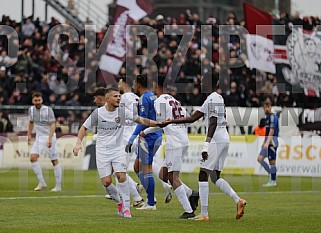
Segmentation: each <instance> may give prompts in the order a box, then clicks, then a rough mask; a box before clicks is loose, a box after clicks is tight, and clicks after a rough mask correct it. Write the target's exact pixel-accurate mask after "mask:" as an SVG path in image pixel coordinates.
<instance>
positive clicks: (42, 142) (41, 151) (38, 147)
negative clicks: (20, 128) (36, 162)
mask: <svg viewBox="0 0 321 233" xmlns="http://www.w3.org/2000/svg"><path fill="white" fill-rule="evenodd" d="M56 142H57V139H56V137H52V144H51V147H50V148H49V147H48V137H45V136H42V137H38V138H36V141H35V142H34V143H33V145H32V147H31V151H30V154H37V155H39V156H42V157H44V158H46V157H47V158H49V159H50V160H51V161H52V160H57V159H58V156H57V153H56V151H57V148H56V146H57V143H56Z"/></svg>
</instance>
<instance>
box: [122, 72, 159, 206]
mask: <svg viewBox="0 0 321 233" xmlns="http://www.w3.org/2000/svg"><path fill="white" fill-rule="evenodd" d="M147 82H148V80H147V76H146V75H144V74H142V75H138V76H137V78H136V80H134V89H135V90H136V91H137V92H138V93H139V94H140V95H141V96H140V100H139V105H138V110H139V112H138V115H139V116H140V117H145V118H148V119H151V120H156V112H155V109H154V101H155V100H156V98H157V97H156V95H155V94H154V93H153V92H151V91H149V90H148V89H147ZM146 128H147V127H145V126H143V125H137V126H136V129H135V131H134V132H133V134H132V136H131V137H130V138H129V140H128V144H127V146H126V152H127V153H129V152H130V151H131V146H132V145H133V143H134V140H135V138H136V137H137V136H138V135H139V133H140V132H141V131H143V130H144V129H146ZM161 143H162V133H161V131H157V132H154V133H150V134H148V135H146V136H145V137H144V138H140V139H139V143H138V144H139V146H138V155H137V158H136V160H135V164H134V170H135V172H136V173H137V174H138V177H139V180H140V182H141V183H142V185H143V186H144V188H145V190H146V193H147V203H145V204H144V205H143V206H142V207H141V208H138V209H141V210H156V205H155V200H154V193H155V180H154V176H153V167H152V163H153V157H154V155H155V153H156V151H157V149H158V148H159V146H160V145H161Z"/></svg>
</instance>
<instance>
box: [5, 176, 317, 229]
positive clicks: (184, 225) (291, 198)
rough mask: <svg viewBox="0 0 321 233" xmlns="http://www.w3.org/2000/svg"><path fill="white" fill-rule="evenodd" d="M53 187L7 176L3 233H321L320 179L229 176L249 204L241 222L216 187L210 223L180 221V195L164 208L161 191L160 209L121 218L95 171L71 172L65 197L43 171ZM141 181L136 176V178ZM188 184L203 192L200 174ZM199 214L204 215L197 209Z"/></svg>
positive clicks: (188, 179) (33, 179)
mask: <svg viewBox="0 0 321 233" xmlns="http://www.w3.org/2000/svg"><path fill="white" fill-rule="evenodd" d="M44 176H45V179H46V181H47V184H48V186H49V187H48V189H47V190H44V191H41V192H35V191H33V188H34V187H35V186H36V185H37V180H36V177H35V176H34V175H33V173H32V171H31V170H9V171H8V170H0V232H1V233H4V232H10V233H13V232H23V233H27V232H55V233H58V232H68V233H69V232H77V233H79V232H95V233H96V232H125V233H128V232H138V233H144V232H152V233H156V232H162V233H163V232H166V233H167V232H176V233H177V232H195V233H198V232H202V233H204V232H238V233H240V232H246V233H249V232H291V233H294V232H321V222H320V219H321V178H301V177H278V186H277V187H276V188H263V187H261V184H263V183H265V182H267V177H265V176H250V175H243V176H237V175H224V178H225V179H226V180H227V181H228V182H229V183H230V184H231V186H232V187H233V188H234V189H235V190H236V191H237V192H238V193H239V194H240V196H241V197H243V198H245V199H246V200H247V202H248V205H247V206H246V209H245V215H244V217H243V218H242V219H241V220H238V221H237V220H235V214H236V206H235V204H234V202H233V200H232V199H230V198H229V197H227V196H226V195H224V194H222V193H221V192H220V191H219V190H218V189H217V188H216V186H215V185H213V184H212V183H211V184H210V192H211V194H210V197H209V215H210V222H195V221H192V220H181V219H178V217H179V216H180V215H181V214H182V213H183V212H184V211H183V209H182V207H181V206H180V204H179V202H178V200H177V198H176V196H175V195H174V194H173V200H172V201H171V202H170V203H169V204H165V203H164V194H163V189H162V187H161V185H160V183H159V182H157V187H156V193H157V195H156V197H157V210H156V211H139V210H135V209H134V208H132V215H133V218H132V219H124V218H121V217H118V216H117V215H116V209H117V208H116V205H115V203H114V202H113V201H110V200H107V199H105V198H104V195H105V192H104V189H103V188H102V187H101V185H100V182H99V179H98V177H97V172H96V171H64V179H63V192H61V193H51V192H50V191H49V190H50V189H51V188H52V187H53V185H54V177H53V171H52V170H51V171H48V170H45V171H44ZM132 177H133V178H134V179H135V180H137V177H136V176H135V175H133V174H132ZM182 180H183V181H184V182H185V183H186V184H187V185H189V186H190V187H191V188H193V189H197V188H198V183H197V174H183V177H182ZM196 213H199V209H198V210H197V211H196Z"/></svg>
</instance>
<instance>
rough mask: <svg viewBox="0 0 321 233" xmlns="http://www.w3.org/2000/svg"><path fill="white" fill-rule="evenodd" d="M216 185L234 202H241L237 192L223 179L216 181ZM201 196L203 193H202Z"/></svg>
mask: <svg viewBox="0 0 321 233" xmlns="http://www.w3.org/2000/svg"><path fill="white" fill-rule="evenodd" d="M215 185H216V186H217V187H218V188H219V189H220V190H221V191H222V192H223V193H225V194H227V195H228V196H230V197H231V198H233V200H234V202H235V203H236V204H237V203H238V202H239V200H240V197H239V196H238V195H237V194H236V192H235V191H234V190H233V189H232V187H231V186H230V185H229V183H227V182H226V180H224V179H223V178H220V179H218V180H217V181H216V183H215ZM200 195H201V193H200Z"/></svg>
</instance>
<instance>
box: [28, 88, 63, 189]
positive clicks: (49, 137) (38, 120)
mask: <svg viewBox="0 0 321 233" xmlns="http://www.w3.org/2000/svg"><path fill="white" fill-rule="evenodd" d="M32 103H33V106H31V107H30V108H29V124H28V133H27V136H28V143H29V144H30V143H31V139H32V130H33V128H34V126H36V140H35V142H34V143H33V145H32V148H31V151H30V162H31V167H32V170H33V172H34V173H35V175H36V176H37V178H38V185H37V187H35V188H34V190H35V191H40V190H42V189H45V188H47V184H46V182H45V180H44V178H43V175H42V169H41V166H40V164H39V162H38V158H39V156H40V155H44V156H48V157H49V159H50V160H51V163H52V165H53V166H54V174H55V179H56V185H55V187H54V188H53V189H51V191H52V192H60V191H61V178H62V169H61V166H60V164H59V162H58V157H57V153H56V141H57V139H56V133H55V130H56V118H55V115H54V112H53V110H52V108H50V107H48V106H45V105H43V104H42V103H43V99H42V94H41V93H40V92H35V93H33V94H32Z"/></svg>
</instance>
